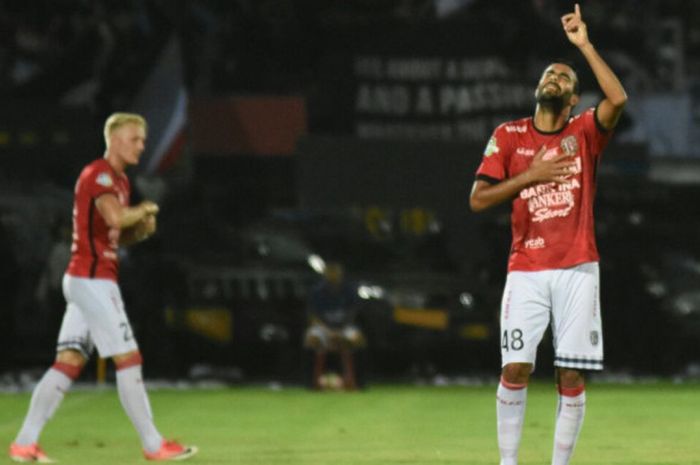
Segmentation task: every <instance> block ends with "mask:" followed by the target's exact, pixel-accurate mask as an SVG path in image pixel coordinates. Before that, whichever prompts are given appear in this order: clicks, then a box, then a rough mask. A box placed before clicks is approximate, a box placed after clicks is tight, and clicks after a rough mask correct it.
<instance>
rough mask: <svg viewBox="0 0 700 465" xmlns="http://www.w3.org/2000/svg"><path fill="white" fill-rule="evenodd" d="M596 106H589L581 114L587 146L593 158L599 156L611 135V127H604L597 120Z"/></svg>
mask: <svg viewBox="0 0 700 465" xmlns="http://www.w3.org/2000/svg"><path fill="white" fill-rule="evenodd" d="M597 111H598V107H595V108H589V109H588V110H586V111H585V112H583V114H582V115H581V118H582V119H583V125H584V127H585V133H586V139H587V142H588V147H589V148H590V151H591V154H592V155H593V157H594V158H595V159H598V158H599V157H600V154H601V153H602V152H603V149H604V148H605V146H606V145H608V142H609V141H610V137H611V136H612V133H613V131H612V130H611V129H605V128H604V127H603V126H601V124H600V122H599V121H598V116H597Z"/></svg>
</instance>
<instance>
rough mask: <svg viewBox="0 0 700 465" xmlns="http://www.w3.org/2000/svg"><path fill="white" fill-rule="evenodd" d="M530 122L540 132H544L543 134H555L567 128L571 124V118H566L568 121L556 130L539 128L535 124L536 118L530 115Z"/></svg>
mask: <svg viewBox="0 0 700 465" xmlns="http://www.w3.org/2000/svg"><path fill="white" fill-rule="evenodd" d="M530 124H531V125H532V127H533V128H534V129H535V131H537V132H538V133H540V134H542V135H543V136H553V135H554V134H559V133H560V132H562V131H563V130H564V129H566V127H567V126H568V125H569V120H568V119H567V120H566V123H564V126H562V127H560V128H559V129H557V130H556V131H543V130H541V129H540V128H538V127H537V126H535V118H532V117H530Z"/></svg>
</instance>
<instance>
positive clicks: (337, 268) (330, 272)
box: [304, 263, 365, 390]
mask: <svg viewBox="0 0 700 465" xmlns="http://www.w3.org/2000/svg"><path fill="white" fill-rule="evenodd" d="M357 309H358V299H357V290H356V288H355V286H352V285H351V284H350V283H348V282H347V281H345V279H344V271H343V267H342V265H340V264H339V263H328V264H327V265H326V268H325V270H324V272H323V280H322V281H321V282H320V283H319V284H317V285H316V286H315V287H314V288H313V289H312V290H311V292H310V294H309V302H308V314H309V322H310V326H309V328H308V329H307V330H306V335H305V337H304V347H306V348H308V349H312V350H313V351H314V352H315V356H314V367H313V387H314V389H321V388H322V386H321V379H322V376H323V372H324V368H325V364H326V355H327V353H328V352H339V354H340V360H341V363H342V367H343V386H344V387H345V389H347V390H354V389H356V388H357V382H356V379H355V367H354V362H353V351H354V350H356V349H358V348H361V347H363V346H364V345H365V338H364V335H363V334H362V332H361V331H360V330H359V328H358V327H357V326H356V325H355V318H356V316H357Z"/></svg>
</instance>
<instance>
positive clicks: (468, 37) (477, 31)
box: [309, 23, 565, 144]
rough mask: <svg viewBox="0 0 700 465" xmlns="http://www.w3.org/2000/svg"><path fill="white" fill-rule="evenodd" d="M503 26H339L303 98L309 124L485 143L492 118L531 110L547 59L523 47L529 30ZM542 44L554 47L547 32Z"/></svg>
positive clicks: (319, 129)
mask: <svg viewBox="0 0 700 465" xmlns="http://www.w3.org/2000/svg"><path fill="white" fill-rule="evenodd" d="M503 27H504V26H503V25H500V24H473V23H468V24H465V23H458V24H457V23H455V24H452V23H440V24H435V25H428V26H400V27H397V26H396V25H394V26H393V27H386V28H381V27H379V26H377V25H374V26H372V27H367V28H366V29H364V30H362V31H357V30H354V31H352V33H346V34H344V35H343V34H341V33H338V35H337V36H336V37H333V38H331V39H332V40H331V43H330V44H329V50H332V52H329V53H328V54H327V55H326V56H325V57H324V59H323V62H322V65H321V67H320V78H321V79H320V81H321V84H320V88H319V89H318V91H317V92H315V93H312V94H311V97H310V100H309V107H310V108H309V112H310V116H311V120H310V124H311V127H312V132H316V133H323V132H325V133H335V134H340V133H343V134H346V135H355V136H358V137H361V138H368V139H370V138H388V139H409V140H411V139H424V140H443V141H461V142H464V141H466V142H472V143H478V144H484V143H485V141H486V140H487V139H488V137H489V135H490V134H491V131H492V130H493V129H494V128H495V126H497V125H498V124H500V123H502V122H503V121H505V120H508V119H514V118H521V117H523V116H526V115H529V114H531V113H532V111H533V104H534V91H535V86H536V82H537V79H538V77H539V73H541V72H542V69H543V65H544V63H545V61H546V60H545V59H542V58H539V57H540V55H539V54H538V55H534V54H532V53H530V51H531V49H532V46H531V44H530V43H529V40H530V39H532V37H530V39H528V38H526V37H525V36H519V35H520V33H521V32H522V31H516V30H507V31H504V30H503ZM538 42H539V41H538ZM544 43H545V44H546V47H545V48H546V50H543V51H540V52H541V53H542V55H546V56H550V55H551V56H558V55H561V54H560V53H559V50H556V51H555V50H552V45H553V41H546V42H544ZM563 45H565V44H563ZM564 52H565V50H564Z"/></svg>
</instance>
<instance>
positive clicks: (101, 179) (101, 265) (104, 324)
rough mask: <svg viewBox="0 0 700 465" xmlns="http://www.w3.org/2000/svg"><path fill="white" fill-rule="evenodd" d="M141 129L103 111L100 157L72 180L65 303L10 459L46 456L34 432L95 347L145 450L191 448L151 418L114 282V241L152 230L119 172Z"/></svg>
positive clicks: (145, 205)
mask: <svg viewBox="0 0 700 465" xmlns="http://www.w3.org/2000/svg"><path fill="white" fill-rule="evenodd" d="M146 130H147V126H146V121H145V120H144V119H143V117H141V116H139V115H137V114H132V113H115V114H113V115H111V116H110V117H109V118H108V119H107V121H106V123H105V127H104V137H105V143H106V146H107V148H106V152H105V155H104V157H103V158H101V159H98V160H95V161H93V162H91V163H90V164H88V165H87V166H86V167H85V168H84V169H83V171H82V172H81V173H80V177H79V178H78V181H77V183H76V185H75V199H74V204H73V244H72V247H71V252H72V257H71V261H70V264H69V265H68V269H67V270H66V273H65V275H64V277H63V294H64V296H65V298H66V302H67V307H66V312H65V314H64V317H63V323H62V325H61V330H60V333H59V335H58V344H57V355H56V360H55V362H54V364H53V365H52V366H51V368H49V370H48V371H47V372H46V373H45V374H44V376H43V377H42V378H41V380H40V381H39V383H38V384H37V386H36V388H35V389H34V393H33V394H32V399H31V402H30V404H29V412H28V413H27V416H26V417H25V419H24V423H23V424H22V428H21V429H20V431H19V434H18V435H17V438H16V439H15V441H14V442H13V443H12V444H11V445H10V450H9V454H10V458H12V459H13V460H15V461H17V462H40V463H50V462H52V461H53V460H52V459H51V458H49V457H48V456H47V455H46V453H45V452H44V451H43V450H42V449H41V447H40V446H39V444H38V442H39V435H40V434H41V431H42V430H43V428H44V425H45V424H46V422H47V421H48V420H49V419H50V418H51V417H52V415H53V413H54V412H55V411H56V409H57V408H58V406H59V404H60V403H61V401H62V400H63V396H64V394H65V393H66V392H67V391H68V389H69V388H70V386H71V384H72V383H73V381H74V380H75V379H77V378H78V376H79V375H80V372H81V370H82V369H83V367H84V366H85V363H86V362H87V360H88V358H89V356H90V354H91V353H92V351H93V350H94V348H95V346H97V350H98V352H99V354H100V356H102V357H111V358H112V360H113V361H114V365H115V367H116V369H117V389H118V392H119V399H120V400H121V403H122V406H123V407H124V410H125V411H126V413H127V415H128V416H129V418H130V419H131V422H132V423H133V425H134V427H135V428H136V431H137V432H138V434H139V437H140V438H141V444H142V445H143V453H144V455H145V457H146V458H147V459H149V460H183V459H186V458H188V457H191V456H192V455H194V454H195V453H196V452H197V448H196V447H194V446H183V445H181V444H179V443H177V442H174V441H168V440H165V439H163V437H162V436H161V434H160V433H159V432H158V430H157V429H156V427H155V425H154V423H153V415H152V413H151V406H150V402H149V400H148V395H147V393H146V390H145V388H144V385H143V379H142V373H141V364H142V359H141V353H140V352H139V348H138V345H137V344H136V340H135V339H134V335H133V333H132V331H131V326H130V324H129V319H128V317H127V314H126V311H125V310H124V303H123V302H122V297H121V293H120V291H119V286H118V285H117V277H118V271H119V262H118V256H117V251H118V247H119V246H120V245H129V244H133V243H136V242H140V241H143V240H146V239H148V238H149V237H150V236H151V235H153V234H154V233H155V231H156V215H157V213H158V206H157V205H156V204H155V203H153V202H149V201H145V202H142V203H140V204H138V205H136V206H133V207H131V206H129V194H130V185H129V179H128V178H127V176H126V173H125V169H126V168H127V166H130V165H136V164H138V162H139V158H140V157H141V153H142V152H143V150H144V146H145V145H144V144H145V142H146Z"/></svg>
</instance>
